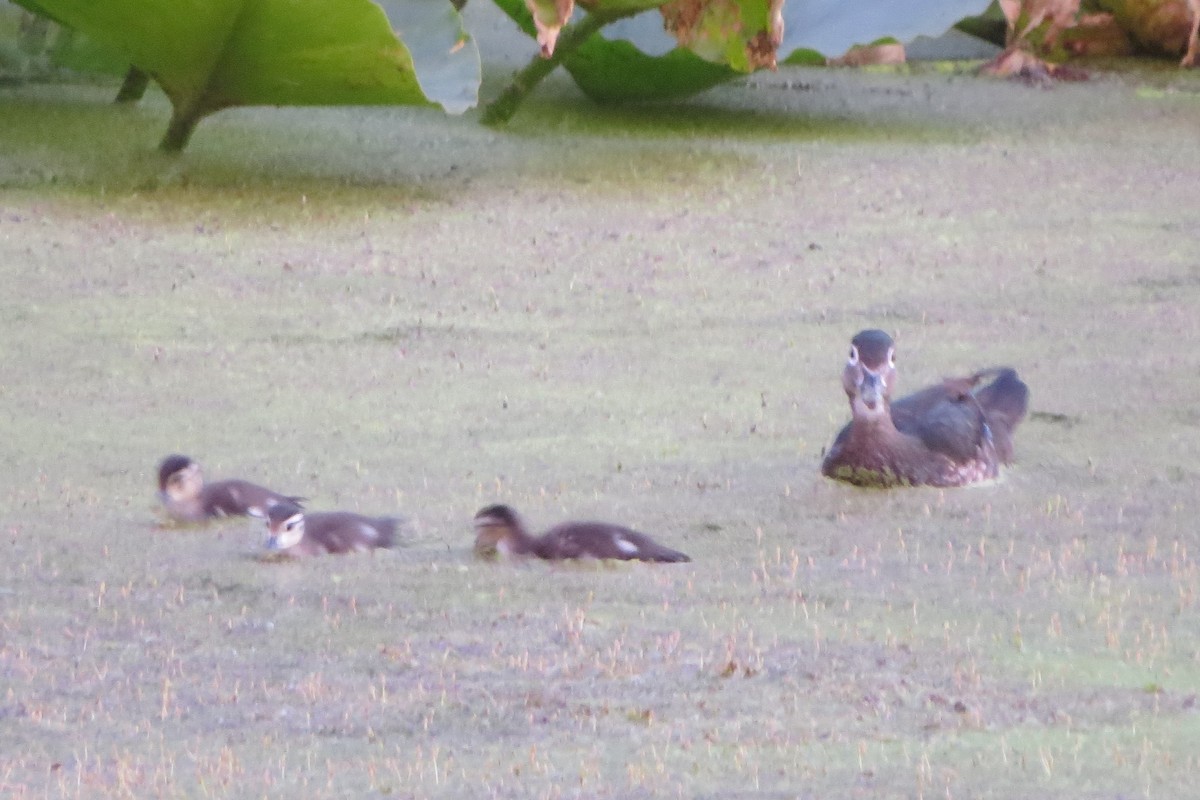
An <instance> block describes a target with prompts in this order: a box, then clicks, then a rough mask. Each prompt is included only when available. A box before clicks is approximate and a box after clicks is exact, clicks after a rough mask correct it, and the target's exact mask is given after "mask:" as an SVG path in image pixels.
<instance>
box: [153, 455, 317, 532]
mask: <svg viewBox="0 0 1200 800" xmlns="http://www.w3.org/2000/svg"><path fill="white" fill-rule="evenodd" d="M158 497H159V500H161V501H162V504H163V508H164V509H165V510H166V512H167V515H168V516H169V517H171V519H173V520H175V521H176V522H205V521H207V520H210V519H214V518H216V517H237V516H247V515H249V516H252V517H260V518H264V519H265V518H266V516H267V510H268V509H269V508H271V506H274V505H277V504H279V503H292V504H296V503H299V502H300V501H302V500H303V499H304V498H303V497H291V496H288V495H283V494H279V493H278V492H273V491H271V490H270V489H267V488H264V487H262V486H258V485H257V484H253V483H250V482H249V481H241V480H227V481H217V482H215V483H205V482H204V474H203V473H202V472H201V470H200V465H199V464H197V463H196V462H195V461H193V460H192V459H190V458H188V457H187V456H180V455H170V456H167V457H166V458H164V459H163V460H162V462H161V463H160V464H159V465H158Z"/></svg>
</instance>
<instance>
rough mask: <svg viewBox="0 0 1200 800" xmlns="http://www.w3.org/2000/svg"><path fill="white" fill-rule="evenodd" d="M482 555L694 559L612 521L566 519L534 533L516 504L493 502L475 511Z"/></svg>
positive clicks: (553, 558) (552, 558)
mask: <svg viewBox="0 0 1200 800" xmlns="http://www.w3.org/2000/svg"><path fill="white" fill-rule="evenodd" d="M475 552H476V554H478V555H492V554H496V555H502V556H509V557H520V556H536V557H537V558H543V559H546V560H548V561H561V560H565V559H573V558H598V559H614V560H618V561H664V562H681V561H691V559H690V558H688V557H687V556H686V555H684V554H683V553H681V552H679V551H678V550H672V549H671V548H669V547H663V546H662V545H661V544H658V543H657V542H655V541H654V540H653V539H651V538H650V537H649V536H647V535H646V534H644V533H639V532H638V531H635V530H632V529H631V528H626V527H623V526H621V525H614V524H612V523H610V522H562V523H559V524H558V525H555V526H554V527H553V528H551V529H550V530H548V531H546V532H545V533H543V534H542V535H541V536H533V535H531V534H530V533H529V531H528V530H527V529H526V527H525V523H524V521H523V520H522V519H521V517H520V516H519V515H518V514H517V512H516V511H514V510H513V509H512V508H510V507H509V506H506V505H493V506H487V507H486V508H482V509H480V510H479V512H478V513H477V514H476V515H475Z"/></svg>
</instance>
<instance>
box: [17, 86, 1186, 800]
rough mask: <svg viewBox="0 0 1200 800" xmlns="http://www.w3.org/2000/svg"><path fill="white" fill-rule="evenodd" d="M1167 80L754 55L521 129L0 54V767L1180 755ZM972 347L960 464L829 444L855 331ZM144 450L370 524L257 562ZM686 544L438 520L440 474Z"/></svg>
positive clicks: (173, 773)
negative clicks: (884, 486) (234, 100)
mask: <svg viewBox="0 0 1200 800" xmlns="http://www.w3.org/2000/svg"><path fill="white" fill-rule="evenodd" d="M1198 80H1200V76H1195V75H1188V74H1179V75H1177V76H1176V77H1173V78H1170V79H1164V78H1161V77H1159V78H1157V79H1156V82H1155V85H1154V92H1153V93H1150V94H1147V93H1145V92H1139V87H1140V86H1142V85H1143V84H1142V82H1141V81H1140V79H1138V78H1137V77H1136V76H1133V77H1130V76H1124V77H1122V76H1118V75H1111V76H1099V77H1097V79H1095V80H1093V81H1091V82H1089V83H1086V84H1081V85H1069V86H1057V87H1054V88H1052V89H1049V90H1044V89H1029V88H1026V87H1022V86H1016V85H1011V84H1005V83H994V82H988V81H982V80H976V79H974V78H970V77H967V76H963V75H947V74H935V75H920V74H909V75H879V74H871V75H864V74H860V73H854V72H845V71H839V72H826V71H821V70H809V69H795V70H783V71H781V72H780V73H779V74H778V75H777V76H767V77H757V76H756V77H755V78H753V79H751V80H749V81H747V82H746V83H745V84H744V85H741V86H729V87H724V88H722V89H720V90H717V91H715V92H713V93H710V94H709V95H706V96H705V97H704V98H702V99H700V100H698V101H696V103H694V104H692V105H687V106H679V107H675V108H673V109H672V110H670V111H669V112H663V111H662V110H647V111H645V112H642V111H629V110H624V111H616V110H605V109H599V108H596V107H593V106H591V105H588V104H586V103H585V102H583V101H581V100H580V99H579V98H578V97H577V96H575V95H574V93H573V91H574V90H573V89H571V88H570V87H569V86H568V85H566V83H565V82H564V81H558V82H551V85H550V86H548V87H547V89H548V91H544V92H542V93H539V96H538V97H537V98H534V99H533V100H532V101H531V102H530V104H529V106H528V107H527V108H525V109H523V113H522V114H521V115H519V116H518V117H517V118H516V119H515V120H514V122H513V125H512V128H511V130H509V131H506V132H504V133H496V132H494V131H489V130H486V129H483V128H480V127H476V126H475V125H473V124H472V123H471V121H469V120H468V121H462V120H453V119H448V118H445V117H443V116H440V115H437V114H433V113H429V112H425V111H419V110H307V111H303V112H297V111H294V110H292V111H287V110H284V111H280V110H269V109H263V110H246V111H238V112H231V113H227V114H221V115H218V116H215V117H214V118H213V119H211V120H210V121H209V122H207V123H206V125H205V126H204V127H203V128H202V129H201V130H200V131H199V132H198V133H197V136H196V138H195V140H194V141H193V143H192V145H191V147H190V149H189V150H188V152H186V153H185V154H183V155H182V156H181V157H179V158H176V159H166V158H163V157H162V156H160V155H159V154H157V153H155V152H154V151H153V146H154V142H155V141H156V138H157V133H158V131H159V130H160V128H161V123H162V119H163V117H164V114H165V112H166V105H165V102H164V101H163V100H162V99H161V98H155V97H150V98H148V99H147V102H146V103H145V104H144V105H143V106H141V107H138V108H133V109H115V108H113V107H111V106H109V105H108V102H107V101H108V99H109V98H110V97H111V93H112V91H113V87H109V86H71V85H66V84H58V85H50V86H40V87H39V86H9V87H5V88H3V89H2V90H0V114H2V115H3V124H2V125H0V279H2V285H3V286H4V287H5V289H4V292H3V295H2V296H0V364H2V365H3V370H2V372H0V420H2V422H0V424H2V426H3V442H4V443H3V452H4V459H3V465H2V466H0V470H3V472H2V473H0V507H2V509H3V515H2V516H3V519H2V522H3V525H2V527H0V548H2V552H3V558H2V559H0V675H3V676H4V680H3V682H0V753H2V754H3V756H0V786H3V789H4V792H3V793H4V794H6V795H10V796H16V797H24V796H29V797H34V796H36V797H67V796H70V797H100V796H129V797H155V796H166V797H177V796H209V797H246V796H281V795H284V794H290V795H299V796H306V797H321V796H330V797H337V796H360V797H362V796H398V797H446V798H459V797H514V798H516V797H521V798H524V797H621V798H627V797H680V796H682V797H733V796H751V795H758V794H761V795H763V796H773V797H822V798H840V797H896V798H914V797H987V798H1027V797H1031V796H1046V795H1049V794H1051V793H1054V794H1058V795H1062V796H1066V797H1116V796H1125V797H1134V796H1137V797H1168V796H1183V795H1185V794H1186V793H1187V792H1188V791H1190V789H1191V787H1192V786H1193V784H1194V777H1193V776H1194V774H1195V772H1196V768H1197V766H1198V764H1197V758H1198V757H1197V752H1200V748H1198V747H1197V745H1198V744H1200V726H1198V724H1197V720H1198V719H1200V717H1198V716H1197V710H1196V691H1197V686H1200V628H1197V626H1196V624H1195V614H1196V603H1197V597H1198V596H1200V572H1198V568H1197V561H1196V558H1197V553H1198V552H1200V546H1198V545H1200V542H1198V541H1197V528H1196V524H1195V487H1196V482H1197V478H1198V476H1200V414H1197V412H1196V411H1195V397H1196V394H1197V391H1196V390H1197V387H1198V386H1200V382H1198V379H1197V377H1196V376H1197V374H1198V373H1200V363H1198V361H1197V355H1196V353H1195V348H1194V347H1193V346H1191V343H1193V342H1195V341H1196V340H1197V338H1198V335H1200V330H1198V327H1200V314H1197V312H1196V309H1197V307H1198V306H1200V267H1197V265H1198V264H1200V237H1197V236H1196V230H1197V219H1196V212H1197V206H1196V202H1195V201H1196V190H1195V187H1196V186H1197V185H1198V183H1200V160H1198V159H1197V158H1196V141H1197V139H1196V135H1195V134H1196V131H1197V130H1200V103H1198V102H1196V97H1197V96H1198V92H1200V83H1198ZM867 327H882V328H885V329H887V330H889V331H890V332H891V333H893V334H894V335H895V336H896V339H897V350H898V363H899V367H900V370H901V371H900V378H899V381H900V386H899V389H898V391H901V392H903V391H906V390H910V389H916V388H919V387H920V386H922V385H924V384H926V383H928V382H931V381H935V380H939V379H940V378H942V377H944V376H947V375H954V374H962V373H964V372H967V371H973V370H975V369H978V368H981V367H986V366H992V365H997V364H1011V365H1013V366H1015V367H1016V368H1018V370H1019V371H1020V373H1021V375H1022V378H1023V379H1024V380H1025V381H1026V382H1027V383H1028V384H1029V385H1030V388H1031V392H1032V411H1033V413H1032V414H1031V415H1030V418H1029V419H1028V420H1027V421H1026V422H1025V423H1024V424H1023V426H1022V427H1021V428H1020V429H1019V430H1018V432H1017V436H1016V449H1017V464H1016V466H1015V467H1014V468H1013V469H1011V470H1009V471H1007V472H1006V473H1005V475H1004V477H1003V478H1002V480H1000V481H998V482H996V483H994V484H991V485H988V486H983V487H979V488H973V489H961V490H930V489H908V490H894V491H886V492H882V491H862V490H858V489H855V488H853V487H848V486H843V485H840V484H837V483H834V482H831V481H828V480H825V479H823V478H821V477H820V474H819V464H820V460H821V453H822V448H823V447H825V446H826V445H827V444H828V442H829V441H830V440H831V439H832V437H833V435H834V434H835V433H836V431H837V430H838V429H839V427H840V426H841V425H842V424H843V423H844V422H845V420H846V418H847V416H848V409H847V408H846V402H845V398H844V396H843V395H842V391H841V388H840V385H839V374H840V370H841V367H842V363H843V359H844V355H845V349H846V346H847V343H848V342H849V339H850V337H851V336H852V335H853V334H854V333H855V332H856V331H858V330H859V329H862V328H867ZM170 452H186V453H188V454H190V455H192V456H193V457H195V458H197V459H198V460H200V461H201V462H202V463H203V464H204V466H205V468H206V471H207V473H208V475H209V476H211V477H227V476H228V477H243V478H247V479H250V480H254V481H257V482H261V483H265V484H267V485H269V486H272V487H274V488H277V489H279V490H281V491H285V492H288V493H295V494H302V495H305V496H307V497H308V498H310V501H309V505H310V507H311V508H314V509H330V508H346V509H355V510H359V511H362V512H364V513H372V514H383V513H395V512H400V513H405V514H408V515H410V516H412V517H413V521H414V523H413V525H412V530H411V532H410V535H409V537H408V538H407V539H406V541H405V544H404V546H403V547H401V548H399V549H397V550H395V551H392V552H383V553H379V554H376V555H375V556H360V557H343V558H332V557H331V558H327V559H317V560H312V561H308V562H299V563H281V564H276V563H263V562H260V561H258V560H256V559H255V558H254V555H255V554H256V552H257V551H258V549H259V548H260V547H261V544H262V540H263V537H264V532H263V530H262V529H261V526H260V525H259V524H256V523H252V522H249V521H238V520H231V521H227V522H224V523H222V524H219V525H214V526H211V527H209V528H201V529H177V528H164V527H161V526H160V525H159V524H158V518H157V514H156V512H155V509H154V497H153V495H154V489H155V486H154V480H155V479H154V470H155V465H156V463H157V461H158V459H159V458H161V457H162V456H164V455H166V454H167V453H170ZM493 502H505V503H510V504H512V505H513V506H515V507H516V508H518V509H520V510H521V511H522V512H524V514H525V515H526V516H527V517H528V518H529V520H530V521H531V522H532V523H533V524H534V525H536V526H543V525H548V524H550V523H552V522H555V521H558V520H560V519H563V518H565V517H567V516H573V517H591V518H603V519H610V520H613V521H618V522H622V523H624V524H628V525H632V526H634V527H637V528H639V529H642V530H645V531H647V532H648V533H651V534H653V535H654V536H655V537H656V538H658V539H660V540H661V541H663V542H664V543H665V544H667V545H669V546H672V547H677V548H679V549H681V550H684V551H685V552H687V553H688V554H689V555H691V557H692V558H693V559H694V561H693V562H692V563H690V564H687V565H672V566H661V567H649V566H645V565H620V566H614V567H588V566H586V565H584V566H557V567H556V566H549V565H545V564H528V565H508V564H504V563H484V562H477V561H475V560H473V559H472V558H471V554H470V547H471V542H472V538H473V535H472V532H471V517H472V515H473V514H474V512H475V510H476V509H477V508H479V507H480V506H483V505H485V504H488V503H493Z"/></svg>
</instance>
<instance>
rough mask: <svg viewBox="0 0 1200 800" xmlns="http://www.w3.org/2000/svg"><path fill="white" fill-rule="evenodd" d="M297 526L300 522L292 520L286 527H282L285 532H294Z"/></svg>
mask: <svg viewBox="0 0 1200 800" xmlns="http://www.w3.org/2000/svg"><path fill="white" fill-rule="evenodd" d="M299 524H300V520H298V519H294V520H292V521H291V522H288V523H287V524H286V525H284V526H283V529H284V530H285V531H294V530H296V526H297V525H299Z"/></svg>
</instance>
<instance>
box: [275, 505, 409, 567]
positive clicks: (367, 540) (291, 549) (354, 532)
mask: <svg viewBox="0 0 1200 800" xmlns="http://www.w3.org/2000/svg"><path fill="white" fill-rule="evenodd" d="M399 522H400V520H399V519H398V518H396V517H364V516H363V515H361V514H355V513H352V512H350V511H326V512H322V513H313V514H306V513H304V509H302V508H300V506H298V505H296V504H295V503H278V504H276V505H274V506H271V508H269V509H268V510H267V532H268V538H267V549H268V550H270V551H273V552H276V553H279V554H281V555H288V556H319V555H323V554H325V553H358V552H362V551H364V550H374V549H375V548H377V547H391V546H393V545H394V544H395V543H396V526H397V525H398V524H399Z"/></svg>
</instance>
